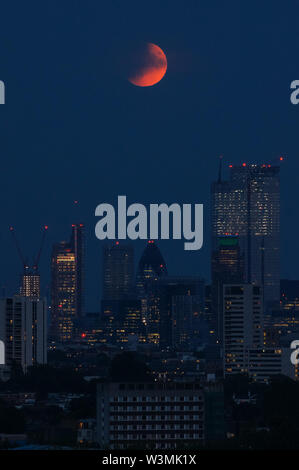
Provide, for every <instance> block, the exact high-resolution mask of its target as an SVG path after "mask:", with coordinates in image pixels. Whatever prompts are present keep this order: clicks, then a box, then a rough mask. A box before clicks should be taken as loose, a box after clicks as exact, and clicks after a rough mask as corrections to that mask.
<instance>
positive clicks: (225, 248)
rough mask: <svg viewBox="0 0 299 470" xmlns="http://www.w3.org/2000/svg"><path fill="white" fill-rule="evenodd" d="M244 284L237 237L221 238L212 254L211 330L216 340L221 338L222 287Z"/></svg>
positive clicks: (241, 254)
mask: <svg viewBox="0 0 299 470" xmlns="http://www.w3.org/2000/svg"><path fill="white" fill-rule="evenodd" d="M240 282H244V256H243V253H242V252H241V249H240V246H239V237H237V236H229V235H227V236H222V237H219V238H218V246H217V249H215V250H214V251H213V252H212V285H211V291H212V314H213V315H212V318H213V325H212V328H213V330H215V333H216V339H217V340H218V341H220V342H222V336H223V307H222V306H223V285H224V284H232V283H240Z"/></svg>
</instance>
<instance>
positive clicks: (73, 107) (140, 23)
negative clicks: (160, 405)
mask: <svg viewBox="0 0 299 470" xmlns="http://www.w3.org/2000/svg"><path fill="white" fill-rule="evenodd" d="M298 10H299V2H298V1H297V0H296V1H295V0H287V1H285V2H281V1H274V0H267V1H263V2H261V1H257V0H252V1H251V2H244V1H242V0H239V1H236V0H230V1H229V2H225V1H224V0H221V1H220V0H209V1H208V0H206V1H199V0H197V1H191V0H189V1H183V0H181V1H176V0H171V1H166V0H160V1H157V2H155V1H152V2H146V1H142V0H139V1H126V2H125V1H123V0H122V1H112V0H111V1H106V2H104V1H96V0H92V1H91V0H85V1H83V0H81V1H76V0H71V1H70V0H69V1H66V0H64V1H61V0H60V1H57V0H56V1H55V0H51V1H48V0H44V1H43V2H41V1H32V0H29V1H26V2H23V1H11V2H5V4H4V5H1V11H0V80H3V81H4V82H5V83H6V105H5V106H1V107H0V124H1V125H0V155H1V161H2V166H1V169H2V171H1V186H0V191H1V212H2V213H1V230H0V237H1V238H0V241H1V245H0V249H1V251H0V260H1V278H0V282H1V285H3V286H7V289H8V292H10V291H11V290H13V289H15V288H16V286H17V282H18V276H17V274H18V273H19V272H20V262H19V260H18V258H17V255H16V252H15V249H14V247H13V245H12V241H11V238H10V234H9V231H8V226H9V225H10V224H13V225H14V226H15V227H16V231H17V233H18V236H19V238H20V239H21V244H22V246H23V249H24V251H25V252H26V253H28V254H34V253H35V251H36V250H37V248H36V245H37V244H38V242H39V240H40V226H41V225H42V224H44V223H47V224H49V227H50V229H49V233H48V239H47V246H46V249H45V251H44V253H43V256H42V260H41V272H42V275H43V284H44V285H45V284H46V283H48V282H49V271H50V269H49V259H50V248H51V244H52V243H53V242H54V241H57V240H61V239H66V238H67V237H68V236H69V232H70V224H71V223H72V222H73V221H74V220H75V214H74V209H73V207H72V201H73V200H74V199H78V200H79V201H80V208H78V212H79V215H78V217H79V216H80V219H81V220H83V221H84V222H85V223H86V225H87V267H86V270H87V275H86V277H87V287H88V289H87V307H88V309H89V310H96V309H97V308H98V305H99V298H100V273H101V270H100V267H101V242H99V241H98V240H96V238H95V236H94V225H95V218H94V209H95V207H96V205H97V204H99V203H100V202H104V201H105V202H111V203H116V198H117V195H118V194H126V195H127V196H128V199H129V202H140V203H144V204H148V203H150V202H166V203H171V202H178V203H180V204H182V203H195V202H198V203H204V208H205V238H204V248H203V249H202V250H201V251H200V252H196V253H195V252H184V250H183V244H182V242H177V241H176V242H164V243H161V244H160V247H161V249H162V252H163V254H164V257H165V259H166V261H167V263H168V267H169V271H170V272H171V273H174V274H176V273H183V274H189V273H190V274H194V273H198V274H202V275H203V276H205V277H207V278H208V277H209V184H210V182H211V180H212V179H214V177H215V175H216V173H217V165H218V161H217V157H218V155H219V154H223V155H224V159H225V162H226V163H227V164H228V163H231V162H232V163H240V162H243V161H250V162H261V163H263V162H271V161H272V160H273V159H275V158H276V157H277V156H279V155H281V154H283V155H286V156H287V158H286V161H285V162H284V164H283V167H282V172H281V182H282V184H281V189H282V217H281V219H282V225H281V232H282V276H283V277H290V278H299V268H298V264H299V253H298V249H297V246H298V241H297V239H298V235H297V233H298V229H299V224H298V211H297V206H298V200H299V185H298V174H299V151H298V149H299V141H298V135H299V133H298V123H299V106H298V107H296V106H293V105H291V103H290V100H289V96H290V92H289V86H290V82H291V81H292V80H295V79H299V25H298V20H297V19H298ZM132 41H133V43H134V42H135V41H136V43H137V42H138V41H149V42H153V43H156V44H158V45H159V46H160V47H162V49H163V50H164V51H165V53H166V55H167V58H168V71H167V74H166V76H165V78H164V79H163V80H162V81H161V82H160V83H159V84H158V85H157V86H154V87H150V88H137V87H134V86H132V85H131V84H130V83H128V82H127V80H126V78H125V76H124V74H123V73H122V70H120V68H119V66H118V64H119V63H121V60H122V58H123V54H124V51H125V50H126V48H127V47H129V46H128V45H129V44H131V43H132ZM141 248H142V244H141V243H137V244H136V254H137V257H138V256H139V254H140V250H141Z"/></svg>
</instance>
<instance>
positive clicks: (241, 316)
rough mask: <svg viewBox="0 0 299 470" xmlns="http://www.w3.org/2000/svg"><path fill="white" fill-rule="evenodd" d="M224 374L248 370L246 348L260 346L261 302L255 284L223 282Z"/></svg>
mask: <svg viewBox="0 0 299 470" xmlns="http://www.w3.org/2000/svg"><path fill="white" fill-rule="evenodd" d="M223 317H224V319H223V325H224V326H223V345H224V374H225V375H230V374H236V373H237V374H238V373H239V374H241V373H248V367H249V363H248V353H249V350H250V349H259V348H262V347H263V302H262V291H261V288H260V287H259V286H254V285H252V284H232V285H224V288H223Z"/></svg>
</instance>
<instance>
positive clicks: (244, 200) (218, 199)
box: [211, 163, 280, 309]
mask: <svg viewBox="0 0 299 470" xmlns="http://www.w3.org/2000/svg"><path fill="white" fill-rule="evenodd" d="M211 199H212V205H211V209H212V213H211V221H212V250H216V249H217V241H218V238H219V237H220V236H224V235H238V237H239V243H240V249H241V252H243V253H244V263H245V282H248V283H255V284H257V285H261V286H262V288H263V295H264V306H265V308H267V309H268V308H272V307H273V306H276V305H278V302H279V235H280V182H279V167H278V166H271V165H247V164H245V163H243V165H241V166H236V167H233V166H232V165H230V179H229V181H223V180H222V177H221V169H220V171H219V177H218V181H216V182H214V183H212V186H211Z"/></svg>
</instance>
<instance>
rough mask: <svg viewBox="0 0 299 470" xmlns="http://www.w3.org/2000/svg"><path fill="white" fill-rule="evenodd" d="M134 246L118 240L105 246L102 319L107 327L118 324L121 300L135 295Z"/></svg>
mask: <svg viewBox="0 0 299 470" xmlns="http://www.w3.org/2000/svg"><path fill="white" fill-rule="evenodd" d="M133 286H134V251H133V247H132V246H130V245H127V244H121V243H120V242H119V241H116V242H115V243H114V244H111V245H106V246H104V248H103V299H102V307H101V311H102V319H103V320H104V321H105V322H107V328H109V329H110V330H112V329H113V328H114V327H116V326H117V322H118V320H119V316H120V309H121V302H122V301H123V300H128V299H132V298H133V297H134V292H133Z"/></svg>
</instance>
